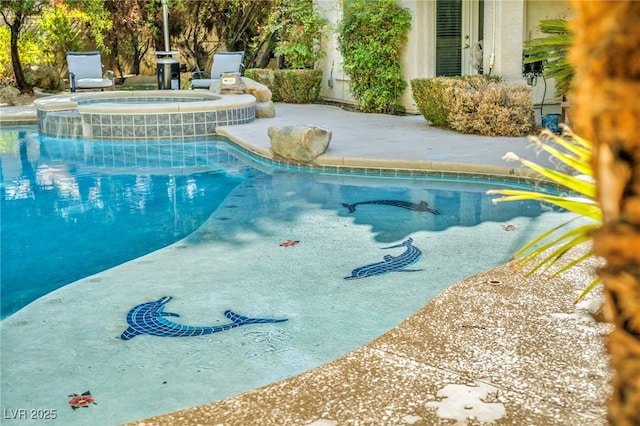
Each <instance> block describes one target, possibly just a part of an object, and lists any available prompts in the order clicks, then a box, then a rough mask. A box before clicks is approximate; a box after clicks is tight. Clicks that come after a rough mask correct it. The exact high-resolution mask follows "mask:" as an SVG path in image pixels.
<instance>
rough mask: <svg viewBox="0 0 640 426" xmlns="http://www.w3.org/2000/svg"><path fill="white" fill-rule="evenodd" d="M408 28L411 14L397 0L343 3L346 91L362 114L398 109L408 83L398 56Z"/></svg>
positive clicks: (341, 36)
mask: <svg viewBox="0 0 640 426" xmlns="http://www.w3.org/2000/svg"><path fill="white" fill-rule="evenodd" d="M410 29H411V13H410V12H409V11H408V10H406V9H403V8H402V7H400V5H399V3H398V1H397V0H345V1H344V17H343V19H342V21H341V23H340V26H339V29H338V45H339V49H340V52H341V53H342V58H343V61H344V63H343V68H344V71H345V72H346V73H347V74H348V75H349V77H351V82H350V84H349V90H350V92H351V93H352V94H353V96H354V97H355V99H356V100H357V103H358V108H359V109H361V110H362V111H365V112H383V113H389V112H391V113H393V112H397V111H399V110H401V109H402V108H401V106H400V104H399V98H400V96H402V93H403V91H404V89H405V88H406V87H407V82H406V81H405V80H404V79H403V77H402V69H401V61H400V59H401V54H402V50H403V49H404V46H405V44H406V42H407V37H408V33H409V30H410Z"/></svg>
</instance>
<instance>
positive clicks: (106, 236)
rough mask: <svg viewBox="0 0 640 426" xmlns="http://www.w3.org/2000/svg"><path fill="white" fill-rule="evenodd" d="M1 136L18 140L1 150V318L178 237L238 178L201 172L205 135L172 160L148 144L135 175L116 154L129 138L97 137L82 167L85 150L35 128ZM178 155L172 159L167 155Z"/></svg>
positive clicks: (124, 149)
mask: <svg viewBox="0 0 640 426" xmlns="http://www.w3.org/2000/svg"><path fill="white" fill-rule="evenodd" d="M2 135H3V138H15V143H13V144H11V145H9V144H7V145H6V147H7V150H8V152H4V153H3V155H2V159H3V161H2V172H3V173H2V182H1V193H0V197H1V205H0V211H1V223H2V240H1V244H2V254H1V259H0V261H1V264H2V272H1V281H2V288H1V292H2V293H1V294H2V315H1V316H2V318H4V317H6V316H7V315H10V314H12V313H14V312H16V311H17V310H18V309H20V308H22V307H24V306H25V305H27V304H28V303H30V302H32V301H33V300H35V299H37V298H38V297H40V296H43V295H45V294H47V293H49V292H51V291H53V290H55V289H57V288H59V287H62V286H63V285H65V284H69V283H71V282H73V281H76V280H78V279H80V278H83V277H86V276H89V275H92V274H95V273H97V272H100V271H103V270H105V269H108V268H111V267H113V266H116V265H119V264H121V263H124V262H126V261H128V260H131V259H135V258H137V257H140V256H142V255H144V254H146V253H149V252H152V251H154V250H157V249H159V248H162V247H165V246H167V245H169V244H171V243H174V242H175V241H177V240H179V239H181V238H184V237H185V236H187V235H189V234H190V233H191V232H193V231H194V230H195V229H196V228H197V227H199V226H200V225H201V224H202V223H203V222H204V221H205V220H206V219H207V218H208V217H209V215H211V213H212V212H213V211H214V210H215V209H216V208H217V207H218V205H219V204H220V202H221V201H222V200H223V199H224V198H225V197H226V196H227V195H228V194H229V192H230V191H231V190H232V189H233V188H234V187H236V186H237V185H238V183H239V182H241V181H242V179H243V178H242V177H240V176H233V175H231V174H229V173H227V172H225V171H224V170H222V169H219V170H213V171H206V172H205V171H198V170H197V168H198V167H200V168H202V167H203V166H208V165H209V164H210V163H211V158H210V156H209V155H210V152H207V150H206V146H205V145H204V144H203V143H202V142H200V143H198V142H191V143H183V144H181V145H180V146H179V147H178V148H177V149H180V150H182V151H183V152H182V153H181V154H179V153H178V152H172V153H171V157H166V154H163V153H162V151H161V150H162V146H155V148H157V150H158V151H157V153H156V154H157V155H156V156H155V158H154V153H149V152H148V151H146V150H145V152H144V153H143V154H144V155H143V156H142V155H138V159H137V160H138V162H140V161H142V160H141V158H144V165H143V166H144V167H146V168H147V170H142V172H141V173H140V172H136V173H133V172H132V171H131V167H132V166H134V164H131V165H129V167H127V164H126V161H127V160H126V159H125V158H124V157H123V155H126V152H127V150H128V149H129V148H132V147H133V144H131V143H128V146H127V143H125V142H115V143H114V142H109V143H96V144H94V146H93V150H94V152H92V153H91V155H93V156H95V158H94V160H93V162H92V163H91V164H89V165H87V164H80V163H79V162H78V160H79V159H83V160H84V158H86V156H87V155H89V153H87V152H85V151H84V150H81V151H80V152H78V151H77V150H76V149H78V148H81V147H80V146H78V145H76V142H75V141H72V140H66V139H61V140H57V139H52V138H41V137H40V136H39V135H38V134H37V133H36V132H35V129H31V131H20V132H16V131H11V130H7V129H5V130H3V131H2ZM167 146H168V145H167ZM70 148H71V149H70ZM145 148H147V149H148V148H149V147H148V146H147V147H145ZM172 150H176V147H173V148H172ZM98 151H99V152H98ZM214 151H215V150H214ZM120 154H122V155H120ZM138 154H140V153H138ZM215 154H218V152H217V151H215ZM163 155H165V160H162V158H163ZM177 155H180V160H179V162H178V163H175V162H174V163H172V162H167V161H166V158H175V157H176V156H177ZM150 161H151V162H150ZM163 161H165V162H166V164H163V163H162V162H163ZM87 166H88V167H87ZM135 166H136V167H137V165H135Z"/></svg>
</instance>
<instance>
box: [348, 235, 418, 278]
mask: <svg viewBox="0 0 640 426" xmlns="http://www.w3.org/2000/svg"><path fill="white" fill-rule="evenodd" d="M412 243H413V238H408V239H407V240H405V241H403V242H402V243H400V244H396V245H393V246H389V247H383V249H384V250H387V249H393V248H400V247H406V250H405V251H404V253H402V254H401V255H400V256H395V257H394V256H391V255H386V256H385V257H384V260H383V261H382V262H377V263H372V264H370V265H366V266H362V267H360V268H356V269H354V270H353V271H351V275H350V276H348V277H344V279H345V280H355V279H359V278H367V277H373V276H376V275H383V274H388V273H389V272H418V271H421V270H422V269H405V268H407V267H408V266H411V265H413V264H414V263H416V262H417V261H418V260H419V259H420V256H422V252H421V251H420V249H419V248H417V247H415V246H413V245H412Z"/></svg>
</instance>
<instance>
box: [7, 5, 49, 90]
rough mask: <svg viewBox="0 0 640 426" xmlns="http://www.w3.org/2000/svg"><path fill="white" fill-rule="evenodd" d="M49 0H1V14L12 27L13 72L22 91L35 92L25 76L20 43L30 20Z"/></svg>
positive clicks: (10, 42) (37, 14)
mask: <svg viewBox="0 0 640 426" xmlns="http://www.w3.org/2000/svg"><path fill="white" fill-rule="evenodd" d="M49 4H50V3H49V1H48V0H0V15H1V16H2V19H3V20H4V22H5V24H6V25H7V26H8V27H9V29H10V32H11V34H10V41H9V44H10V52H11V64H12V67H13V74H14V76H15V79H16V85H17V86H18V89H20V92H21V93H33V87H31V85H30V84H29V83H28V82H27V80H26V79H25V77H24V71H23V68H22V61H21V58H20V52H19V49H18V45H19V42H20V38H21V37H22V35H23V34H24V33H25V32H26V31H28V29H29V22H30V20H31V19H32V18H33V17H35V16H39V15H40V14H41V13H42V11H43V10H44V8H46V7H47V6H49Z"/></svg>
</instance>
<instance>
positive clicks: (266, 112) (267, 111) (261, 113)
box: [256, 101, 276, 118]
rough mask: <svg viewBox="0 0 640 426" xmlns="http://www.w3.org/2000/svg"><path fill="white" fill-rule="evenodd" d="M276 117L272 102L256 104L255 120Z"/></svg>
mask: <svg viewBox="0 0 640 426" xmlns="http://www.w3.org/2000/svg"><path fill="white" fill-rule="evenodd" d="M275 116H276V106H275V105H274V104H273V101H267V102H256V118H273V117H275Z"/></svg>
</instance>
